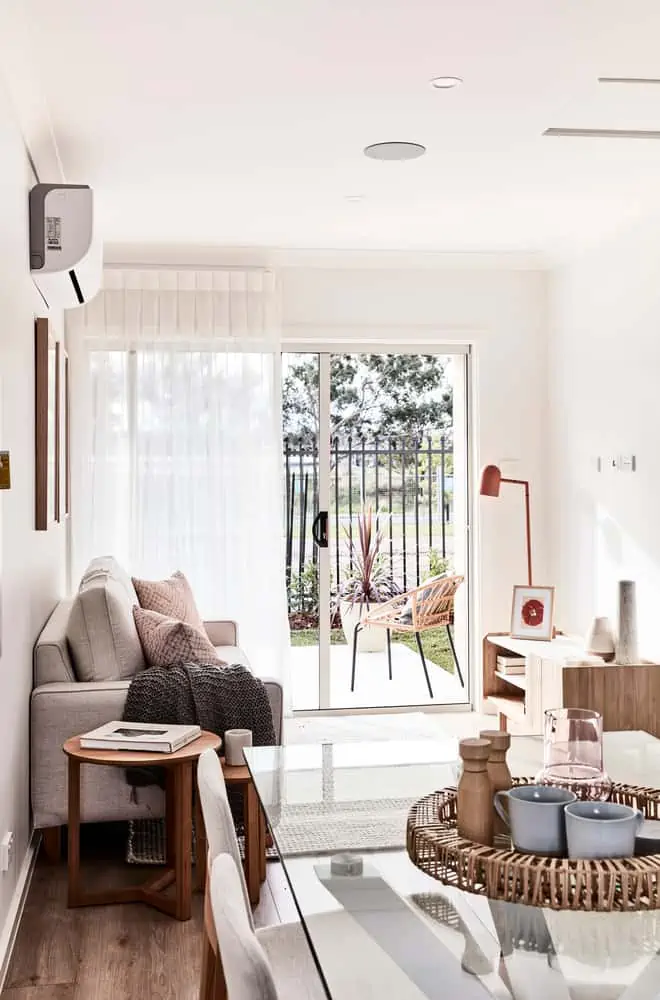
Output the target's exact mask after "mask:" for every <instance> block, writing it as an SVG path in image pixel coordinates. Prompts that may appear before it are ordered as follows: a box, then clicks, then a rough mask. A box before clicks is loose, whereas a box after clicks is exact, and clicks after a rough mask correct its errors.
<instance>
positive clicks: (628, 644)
mask: <svg viewBox="0 0 660 1000" xmlns="http://www.w3.org/2000/svg"><path fill="white" fill-rule="evenodd" d="M616 662H617V663H622V664H631V663H639V651H638V649H637V601H636V595H635V581H634V580H619V634H618V639H617V643H616Z"/></svg>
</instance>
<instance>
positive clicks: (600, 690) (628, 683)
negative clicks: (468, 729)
mask: <svg viewBox="0 0 660 1000" xmlns="http://www.w3.org/2000/svg"><path fill="white" fill-rule="evenodd" d="M499 654H503V655H507V654H508V655H510V656H511V655H513V656H524V657H525V661H526V663H525V673H524V674H513V675H512V674H508V675H506V676H504V675H503V674H502V673H501V672H499V671H498V669H497V657H498V655H499ZM584 655H585V650H584V646H583V645H582V644H581V641H580V640H579V639H576V638H574V637H571V636H565V635H558V636H557V637H556V638H555V639H552V640H551V641H550V642H538V641H530V640H527V639H512V638H511V636H509V635H508V634H505V633H497V634H496V633H491V634H490V635H487V636H485V637H484V641H483V696H484V703H485V704H484V707H485V708H486V706H491V707H495V708H496V709H497V713H498V715H499V724H500V728H501V729H506V728H507V727H508V723H509V721H515V722H516V723H518V724H520V726H521V727H522V728H523V729H524V731H525V732H528V733H539V734H540V733H542V732H543V715H544V712H545V711H546V709H548V708H559V707H566V708H591V709H594V710H595V711H597V712H600V713H601V715H602V716H603V727H604V729H605V730H606V731H612V730H623V729H631V730H636V729H641V730H644V731H645V732H647V733H651V735H652V736H656V737H660V664H658V663H639V664H635V665H634V666H621V665H618V664H613V663H608V664H603V665H596V666H593V665H590V664H589V665H577V664H574V663H571V662H570V661H571V660H575V659H579V658H580V657H581V656H584Z"/></svg>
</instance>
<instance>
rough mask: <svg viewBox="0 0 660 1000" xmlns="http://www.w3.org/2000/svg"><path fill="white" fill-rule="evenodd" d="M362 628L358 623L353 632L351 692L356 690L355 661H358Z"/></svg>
mask: <svg viewBox="0 0 660 1000" xmlns="http://www.w3.org/2000/svg"><path fill="white" fill-rule="evenodd" d="M361 628H362V626H361V625H360V623H359V622H358V623H357V625H356V626H355V629H354V631H353V669H352V670H351V691H354V690H355V661H356V659H357V641H358V633H359V631H360V629H361Z"/></svg>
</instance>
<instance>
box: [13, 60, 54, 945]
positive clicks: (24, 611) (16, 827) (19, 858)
mask: <svg viewBox="0 0 660 1000" xmlns="http://www.w3.org/2000/svg"><path fill="white" fill-rule="evenodd" d="M31 183H32V178H31V172H30V170H29V168H28V162H27V157H26V153H25V148H24V145H23V141H22V138H21V135H20V133H19V131H18V129H17V127H16V126H15V124H14V118H13V114H12V112H11V109H10V105H9V100H8V98H7V95H6V92H5V90H4V89H3V87H2V79H1V78H0V449H3V450H6V449H8V450H9V451H10V452H11V465H12V488H11V490H10V491H9V492H6V493H5V492H3V493H0V525H1V527H2V531H1V547H0V605H1V613H2V621H1V625H0V638H1V652H0V733H1V734H2V767H1V768H0V837H2V836H3V835H4V833H5V831H7V830H12V831H13V832H14V834H15V837H16V850H15V852H14V860H13V862H12V865H11V870H10V871H9V872H8V873H7V874H0V963H1V961H2V958H3V957H4V956H3V955H2V953H1V949H2V947H3V946H4V944H5V938H4V932H5V931H6V929H7V928H6V922H7V917H8V915H9V914H10V908H11V902H12V898H13V895H14V891H15V889H16V884H17V878H18V875H19V872H20V868H21V865H22V862H23V859H24V857H25V853H26V849H27V846H28V842H29V837H30V812H29V703H30V691H31V689H32V646H33V644H34V641H35V639H36V637H37V634H38V632H39V630H40V628H41V626H42V625H43V623H44V621H45V619H46V618H47V616H48V614H49V613H50V611H51V610H52V608H53V606H54V604H55V603H56V601H57V599H58V598H59V597H60V596H61V595H62V593H63V582H64V564H65V537H64V536H65V529H64V528H63V527H56V528H51V530H50V531H48V532H35V531H34V316H35V310H36V309H38V308H39V298H38V295H37V293H36V290H35V289H34V286H33V284H32V281H31V279H30V274H29V257H28V244H27V219H28V216H27V204H28V202H27V195H28V190H29V188H30V186H31ZM55 323H56V325H58V324H57V319H55ZM59 328H60V329H61V324H59Z"/></svg>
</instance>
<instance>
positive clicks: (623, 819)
mask: <svg viewBox="0 0 660 1000" xmlns="http://www.w3.org/2000/svg"><path fill="white" fill-rule="evenodd" d="M565 813H566V839H567V842H568V856H569V858H629V857H631V856H632V855H633V854H634V853H635V837H636V835H637V833H638V832H639V829H640V827H641V825H642V823H643V822H644V815H643V813H642V812H640V810H639V809H633V808H632V806H624V805H619V803H617V802H573V803H572V804H571V805H568V806H566V809H565Z"/></svg>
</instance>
